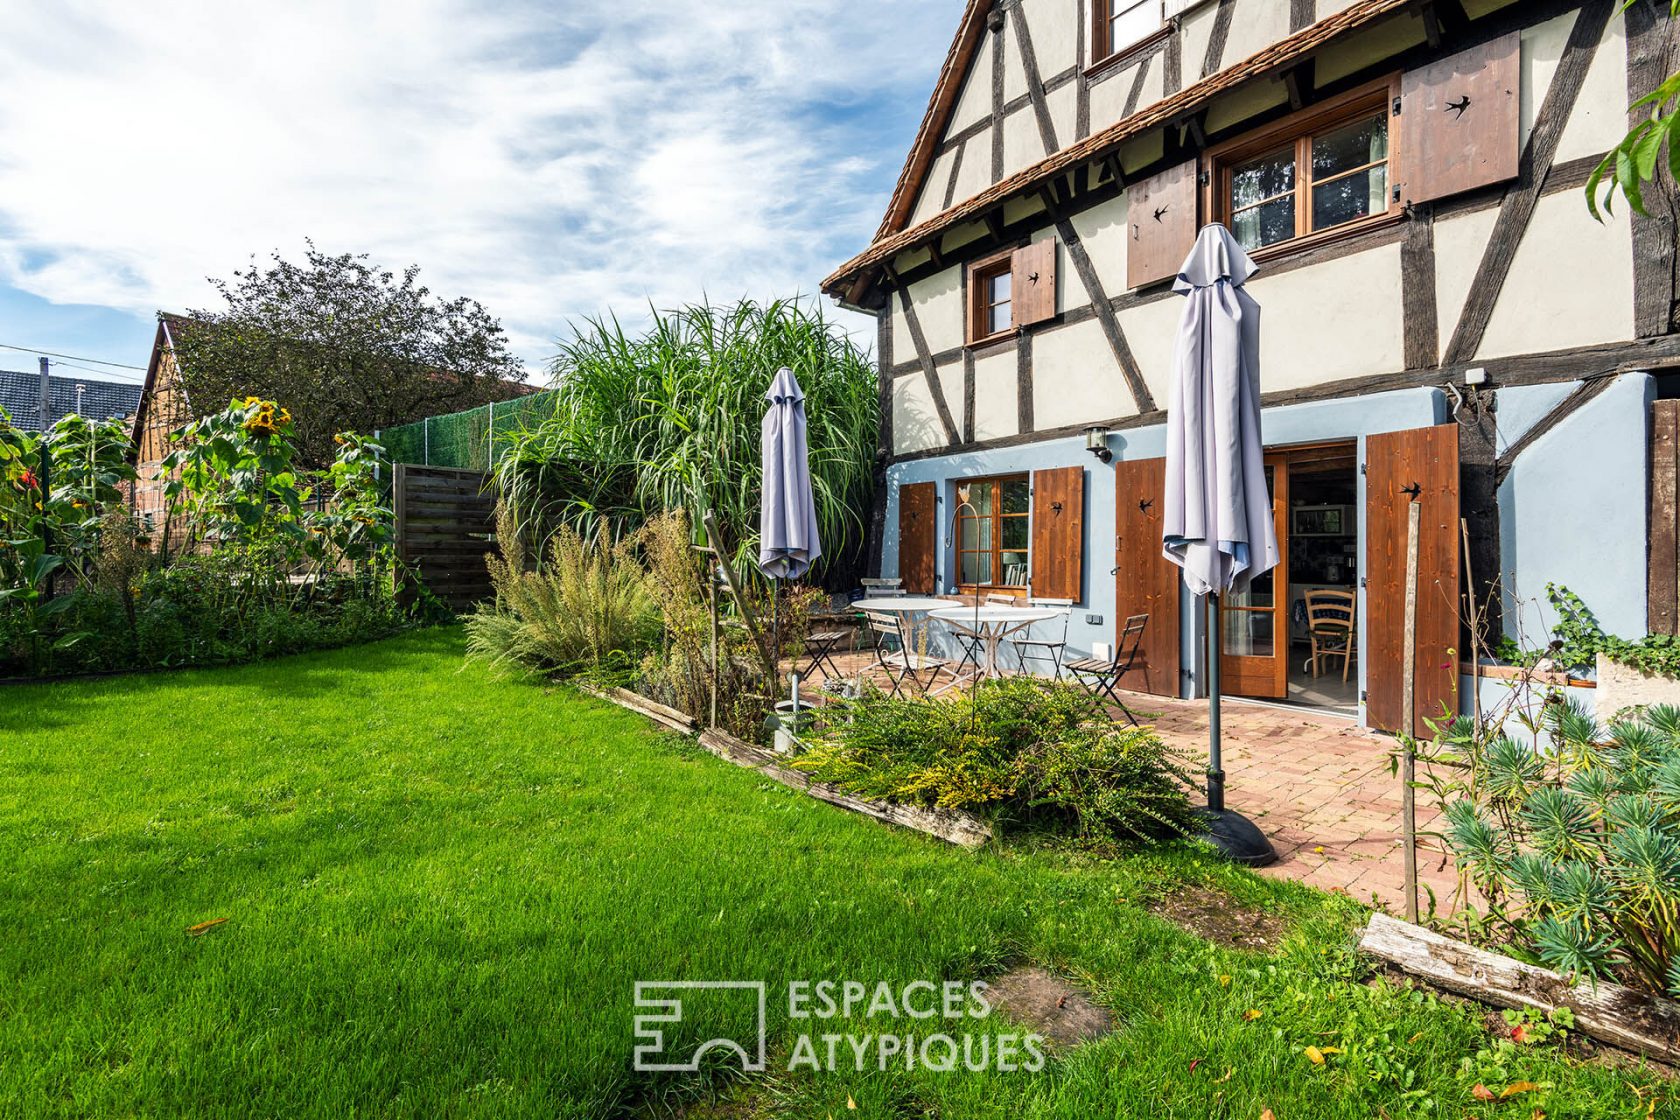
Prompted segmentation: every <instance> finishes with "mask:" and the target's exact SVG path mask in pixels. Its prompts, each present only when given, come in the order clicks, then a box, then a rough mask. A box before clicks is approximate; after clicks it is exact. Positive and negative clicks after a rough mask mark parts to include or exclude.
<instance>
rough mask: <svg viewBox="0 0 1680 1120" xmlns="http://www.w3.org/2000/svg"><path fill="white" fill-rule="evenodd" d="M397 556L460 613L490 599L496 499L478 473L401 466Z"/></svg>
mask: <svg viewBox="0 0 1680 1120" xmlns="http://www.w3.org/2000/svg"><path fill="white" fill-rule="evenodd" d="M391 485H392V496H393V500H394V501H395V503H396V515H397V556H398V558H399V559H401V560H402V561H403V563H405V564H407V565H408V566H409V568H410V569H411V570H412V571H414V572H415V573H416V574H418V575H419V577H420V580H421V582H422V583H424V584H425V585H426V588H427V590H429V591H431V593H432V594H434V595H436V596H437V597H438V598H439V599H442V600H443V601H444V602H445V603H447V604H449V606H450V607H451V608H453V609H454V610H455V611H457V612H459V613H465V612H466V611H469V610H471V609H472V607H473V604H475V603H479V602H482V601H483V600H485V599H488V598H489V597H490V595H491V588H490V573H489V570H488V569H487V568H486V567H485V565H484V556H485V554H486V553H488V552H492V551H494V550H495V547H496V546H495V544H494V543H493V542H492V540H491V536H492V534H493V533H494V532H495V529H496V494H495V490H494V489H493V487H492V486H491V484H490V480H489V479H488V478H487V477H486V476H485V475H484V474H483V473H482V472H480V471H473V470H461V469H458V468H455V467H422V466H415V465H413V464H410V463H399V464H398V465H397V467H396V470H395V473H394V474H393V475H392V483H391Z"/></svg>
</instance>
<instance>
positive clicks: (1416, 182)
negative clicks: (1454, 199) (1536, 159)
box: [1396, 31, 1521, 202]
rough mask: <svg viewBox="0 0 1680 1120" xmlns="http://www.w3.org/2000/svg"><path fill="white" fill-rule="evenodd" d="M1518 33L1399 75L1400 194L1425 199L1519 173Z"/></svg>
mask: <svg viewBox="0 0 1680 1120" xmlns="http://www.w3.org/2000/svg"><path fill="white" fill-rule="evenodd" d="M1520 46H1521V36H1520V35H1519V34H1518V33H1517V32H1515V31H1513V32H1511V33H1510V34H1509V35H1501V36H1500V37H1499V38H1497V39H1492V40H1489V41H1488V42H1486V43H1483V44H1481V45H1480V46H1476V47H1471V48H1470V49H1469V50H1465V51H1460V52H1459V53H1457V54H1454V55H1449V56H1447V57H1446V58H1443V59H1439V60H1437V61H1435V62H1431V63H1430V64H1429V65H1427V66H1423V67H1420V68H1419V69H1416V70H1411V71H1408V72H1407V73H1406V74H1405V76H1404V77H1402V78H1401V79H1400V119H1399V125H1400V127H1399V144H1398V145H1397V147H1398V156H1399V159H1398V161H1397V164H1396V166H1397V167H1398V168H1399V170H1400V178H1401V179H1402V182H1401V183H1400V184H1399V187H1400V199H1401V200H1402V201H1405V202H1428V201H1429V200H1430V199H1436V198H1446V197H1448V196H1450V195H1455V194H1462V193H1463V192H1465V191H1472V190H1475V189H1477V188H1478V187H1486V186H1491V185H1492V184H1494V183H1503V182H1505V181H1506V180H1508V179H1514V178H1516V177H1517V163H1518V160H1519V158H1520V156H1521V151H1520V145H1519V140H1520V136H1521V120H1520V117H1519V115H1518V108H1519V97H1518V83H1519V80H1520V71H1521V68H1520V65H1519V60H1520V57H1521V56H1520V54H1519V51H1520Z"/></svg>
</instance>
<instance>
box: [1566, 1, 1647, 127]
mask: <svg viewBox="0 0 1680 1120" xmlns="http://www.w3.org/2000/svg"><path fill="white" fill-rule="evenodd" d="M1628 101H1629V98H1628V89H1627V23H1626V21H1625V20H1623V19H1620V18H1615V19H1612V20H1611V21H1610V23H1609V26H1607V27H1606V28H1605V29H1604V35H1603V37H1602V38H1600V39H1599V41H1598V50H1597V51H1595V52H1593V60H1592V65H1591V66H1589V67H1588V68H1587V76H1586V79H1585V80H1584V81H1583V82H1582V83H1581V92H1580V95H1579V96H1578V97H1577V98H1576V99H1575V109H1574V111H1573V112H1571V113H1570V114H1569V123H1568V124H1566V125H1564V128H1563V136H1562V137H1560V138H1559V140H1558V150H1557V159H1558V160H1559V161H1562V160H1570V159H1580V158H1581V157H1582V156H1601V155H1603V154H1604V153H1605V152H1607V151H1609V150H1610V149H1611V148H1614V147H1615V146H1616V145H1617V144H1619V143H1620V142H1621V139H1622V136H1623V135H1624V134H1625V133H1626V132H1627V120H1628V117H1627V107H1628Z"/></svg>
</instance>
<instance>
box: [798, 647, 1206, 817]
mask: <svg viewBox="0 0 1680 1120" xmlns="http://www.w3.org/2000/svg"><path fill="white" fill-rule="evenodd" d="M842 713H843V714H841V715H839V716H838V718H831V719H829V720H828V722H827V724H826V726H825V727H824V728H823V729H822V730H821V731H819V732H818V733H817V734H815V735H814V736H813V737H812V738H811V740H810V741H809V742H808V743H807V744H806V746H805V747H804V749H803V751H802V752H801V754H800V755H799V756H798V757H797V758H795V759H794V760H793V762H792V765H793V766H794V767H795V768H797V769H800V770H803V771H805V772H807V773H809V774H810V775H811V776H812V777H813V778H816V779H818V780H820V781H826V782H832V783H834V784H836V785H838V786H840V787H841V788H842V789H844V790H846V791H847V792H849V793H853V794H855V795H857V796H860V797H865V798H870V799H875V800H885V801H897V802H903V803H907V804H913V805H924V806H929V807H934V808H944V809H966V810H971V811H989V812H993V813H995V814H997V815H999V816H1004V817H1012V818H1015V819H1019V820H1022V821H1039V822H1042V823H1047V824H1050V825H1053V826H1055V827H1060V828H1065V827H1071V828H1072V829H1073V830H1074V831H1076V832H1077V833H1079V834H1080V835H1081V836H1084V837H1087V838H1091V839H1120V840H1154V839H1159V838H1162V837H1165V836H1170V835H1177V834H1183V833H1184V832H1186V831H1188V830H1189V828H1190V826H1191V824H1192V820H1193V817H1192V810H1191V807H1190V800H1189V796H1188V792H1187V790H1188V787H1189V784H1190V781H1191V776H1190V773H1189V771H1188V769H1187V768H1186V767H1185V765H1184V764H1183V762H1182V760H1180V759H1179V758H1178V757H1176V756H1175V755H1174V754H1173V752H1172V750H1171V749H1170V748H1169V747H1168V746H1167V745H1166V744H1165V743H1164V742H1163V741H1162V740H1161V738H1160V737H1159V736H1158V735H1156V734H1155V732H1154V731H1153V730H1151V729H1148V728H1136V727H1130V726H1121V725H1118V724H1115V723H1113V722H1112V721H1110V720H1108V719H1107V717H1106V716H1103V715H1100V714H1098V712H1097V711H1096V709H1095V708H1094V707H1093V706H1092V704H1091V702H1090V698H1089V697H1088V696H1087V695H1086V694H1085V693H1084V691H1083V690H1082V689H1079V688H1078V687H1076V686H1073V685H1065V684H1050V683H1045V682H1041V681H1036V680H1032V679H1030V678H1013V679H1008V680H1000V681H988V682H984V683H982V684H980V685H978V686H976V688H975V689H974V691H973V693H972V694H971V695H969V696H952V697H945V698H941V697H932V698H922V699H903V698H895V697H891V696H888V695H887V694H885V693H882V692H879V691H871V692H867V693H865V695H864V696H862V697H860V698H859V699H857V700H856V701H853V702H852V703H850V704H847V705H846V706H845V707H844V708H843V709H842Z"/></svg>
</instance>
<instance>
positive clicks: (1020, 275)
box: [967, 240, 1056, 346]
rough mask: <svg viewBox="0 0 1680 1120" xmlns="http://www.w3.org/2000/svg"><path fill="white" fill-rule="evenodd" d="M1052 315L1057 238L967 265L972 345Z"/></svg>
mask: <svg viewBox="0 0 1680 1120" xmlns="http://www.w3.org/2000/svg"><path fill="white" fill-rule="evenodd" d="M1055 317H1056V242H1055V241H1054V240H1043V241H1034V242H1031V243H1030V244H1027V245H1023V246H1021V247H1020V248H1018V249H1005V250H1004V251H1003V252H1001V253H994V254H992V255H991V256H988V257H982V258H980V259H979V260H977V261H975V262H974V263H973V264H971V265H969V266H968V312H967V318H968V334H967V342H968V344H969V345H970V346H974V345H977V344H979V343H984V342H991V341H993V340H995V339H1001V338H1004V337H1006V336H1008V335H1010V334H1011V333H1013V332H1014V331H1016V330H1018V329H1020V328H1021V327H1030V326H1032V325H1034V324H1036V323H1042V322H1044V321H1045V320H1047V319H1053V318H1055Z"/></svg>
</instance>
